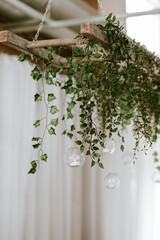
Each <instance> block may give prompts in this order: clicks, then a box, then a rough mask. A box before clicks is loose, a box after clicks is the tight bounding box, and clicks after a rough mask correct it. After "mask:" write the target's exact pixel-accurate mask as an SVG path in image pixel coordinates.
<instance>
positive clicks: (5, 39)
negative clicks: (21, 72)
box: [0, 31, 66, 67]
mask: <svg viewBox="0 0 160 240" xmlns="http://www.w3.org/2000/svg"><path fill="white" fill-rule="evenodd" d="M27 42H28V41H27V40H26V39H24V38H22V37H19V36H18V35H16V34H14V33H12V32H9V31H1V32H0V44H2V45H4V46H7V47H9V48H12V49H15V50H17V51H18V52H20V53H25V54H27V55H30V56H32V55H35V56H36V57H43V58H44V59H45V60H48V54H49V53H51V52H50V51H48V50H46V49H45V48H36V49H28V48H27V47H26V43H27ZM52 56H53V59H54V62H53V65H54V67H61V65H62V64H63V62H64V61H65V60H66V59H65V58H63V57H61V56H59V55H57V54H55V53H52Z"/></svg>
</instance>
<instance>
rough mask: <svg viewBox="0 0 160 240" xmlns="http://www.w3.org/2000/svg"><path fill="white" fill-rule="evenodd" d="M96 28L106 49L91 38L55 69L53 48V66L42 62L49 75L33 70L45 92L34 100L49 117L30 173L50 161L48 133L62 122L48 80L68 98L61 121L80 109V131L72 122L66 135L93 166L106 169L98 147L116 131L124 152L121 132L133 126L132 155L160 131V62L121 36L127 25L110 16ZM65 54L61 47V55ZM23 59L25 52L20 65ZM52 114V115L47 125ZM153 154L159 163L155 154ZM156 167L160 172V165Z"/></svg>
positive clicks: (37, 146)
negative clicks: (62, 77)
mask: <svg viewBox="0 0 160 240" xmlns="http://www.w3.org/2000/svg"><path fill="white" fill-rule="evenodd" d="M97 26H98V27H99V28H100V29H101V30H102V31H103V32H105V33H106V35H107V37H108V46H107V47H106V48H105V47H102V46H101V45H100V43H98V42H95V41H91V40H89V41H88V43H87V44H86V45H85V47H84V48H81V47H76V48H75V51H74V53H73V55H72V56H70V57H67V58H66V59H67V64H66V65H65V66H63V67H61V68H60V69H57V70H54V69H53V66H52V62H53V61H54V59H53V56H52V52H55V51H57V50H55V49H53V48H51V47H49V48H48V50H49V51H50V54H49V55H48V61H49V63H47V64H46V63H44V62H43V60H42V59H41V62H43V65H44V66H45V71H44V69H43V68H38V67H37V66H36V67H35V68H34V69H33V70H32V73H31V76H32V78H33V79H34V80H37V81H39V80H41V81H42V86H43V90H42V93H36V94H35V96H34V100H35V101H42V100H43V101H44V103H45V106H46V117H44V119H43V120H45V121H46V124H45V130H44V134H43V136H42V137H34V138H33V139H32V140H33V141H34V142H35V144H33V148H34V149H38V159H37V160H36V161H32V162H31V170H30V171H29V173H35V172H36V170H37V166H38V163H39V161H40V160H42V161H46V160H47V158H48V156H47V154H46V153H43V149H42V145H43V139H44V136H45V133H46V131H48V133H49V134H50V135H54V134H56V130H55V128H56V126H57V125H58V123H59V121H60V120H61V119H58V117H56V114H57V112H58V108H57V106H56V105H55V104H54V100H55V95H54V93H49V94H48V96H45V88H44V79H45V81H46V84H47V85H54V86H55V87H56V86H57V87H60V88H61V89H63V90H64V91H65V94H66V95H67V96H68V97H69V99H70V100H68V102H67V107H66V112H65V114H64V116H63V117H62V120H63V121H67V120H68V119H73V118H74V112H73V111H74V108H75V107H78V108H79V127H78V128H76V126H75V125H73V124H71V126H70V127H69V128H67V129H65V130H64V131H63V134H65V135H67V136H68V137H69V138H70V139H72V138H73V137H76V140H75V143H76V144H77V145H78V146H79V148H80V151H81V152H85V154H86V155H89V156H90V158H91V166H94V165H95V164H98V165H99V166H100V167H101V168H103V164H102V162H101V154H100V152H101V151H100V149H101V148H104V141H105V139H106V138H111V137H112V134H113V133H117V135H118V136H119V137H120V140H121V146H120V148H121V150H122V151H124V141H125V139H124V136H123V129H124V128H125V126H126V125H130V124H131V123H132V125H133V135H134V138H135V146H134V148H133V150H134V156H136V152H137V151H139V146H140V141H141V139H142V138H144V139H145V143H144V150H146V149H148V147H151V146H152V143H153V142H155V141H156V140H157V136H158V134H159V133H160V127H159V123H160V82H159V79H160V59H159V58H157V57H156V56H155V55H154V54H152V53H149V52H148V51H147V50H146V48H145V47H144V46H141V45H140V44H139V43H136V42H135V41H134V40H133V41H132V40H128V38H127V37H126V35H125V34H124V33H123V32H122V30H123V27H122V26H120V24H119V21H118V22H117V21H116V18H115V16H113V17H112V14H110V15H109V16H108V17H107V18H106V24H105V26H102V25H100V24H99V25H97ZM79 36H80V35H78V36H77V37H79ZM63 50H64V48H63V47H60V48H59V50H58V51H59V52H61V51H63ZM25 58H26V56H25V55H24V54H22V55H21V56H20V61H23V60H24V59H25ZM75 58H76V59H77V60H75ZM96 59H97V61H96ZM98 60H99V61H98ZM61 72H65V73H66V75H67V80H66V81H62V82H59V81H58V80H57V78H56V76H57V74H59V73H61ZM67 99H68V98H67ZM48 113H50V114H51V115H53V119H52V120H51V121H50V122H49V123H48ZM95 119H96V120H95ZM43 120H36V122H35V123H34V127H35V128H37V127H39V126H40V124H41V121H43ZM77 136H78V137H77ZM154 156H155V162H158V161H159V160H158V157H157V153H154ZM157 168H158V169H160V167H159V166H158V167H157Z"/></svg>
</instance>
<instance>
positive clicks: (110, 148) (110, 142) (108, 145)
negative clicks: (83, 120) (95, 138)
mask: <svg viewBox="0 0 160 240" xmlns="http://www.w3.org/2000/svg"><path fill="white" fill-rule="evenodd" d="M115 149H116V144H115V141H114V139H113V138H108V139H107V140H106V141H105V142H104V148H103V150H102V151H103V153H107V154H112V153H114V151H115Z"/></svg>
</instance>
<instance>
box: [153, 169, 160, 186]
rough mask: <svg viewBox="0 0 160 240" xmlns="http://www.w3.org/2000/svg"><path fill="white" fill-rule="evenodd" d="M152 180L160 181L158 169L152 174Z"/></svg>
mask: <svg viewBox="0 0 160 240" xmlns="http://www.w3.org/2000/svg"><path fill="white" fill-rule="evenodd" d="M152 181H153V182H155V183H160V171H158V170H157V171H155V172H154V173H153V174H152Z"/></svg>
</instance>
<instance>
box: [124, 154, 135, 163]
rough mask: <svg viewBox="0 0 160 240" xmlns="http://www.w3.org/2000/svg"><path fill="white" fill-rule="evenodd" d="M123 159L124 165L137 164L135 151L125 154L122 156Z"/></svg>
mask: <svg viewBox="0 0 160 240" xmlns="http://www.w3.org/2000/svg"><path fill="white" fill-rule="evenodd" d="M122 161H123V163H124V165H126V166H133V165H135V158H134V155H133V153H129V152H128V153H125V154H124V155H123V156H122Z"/></svg>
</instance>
